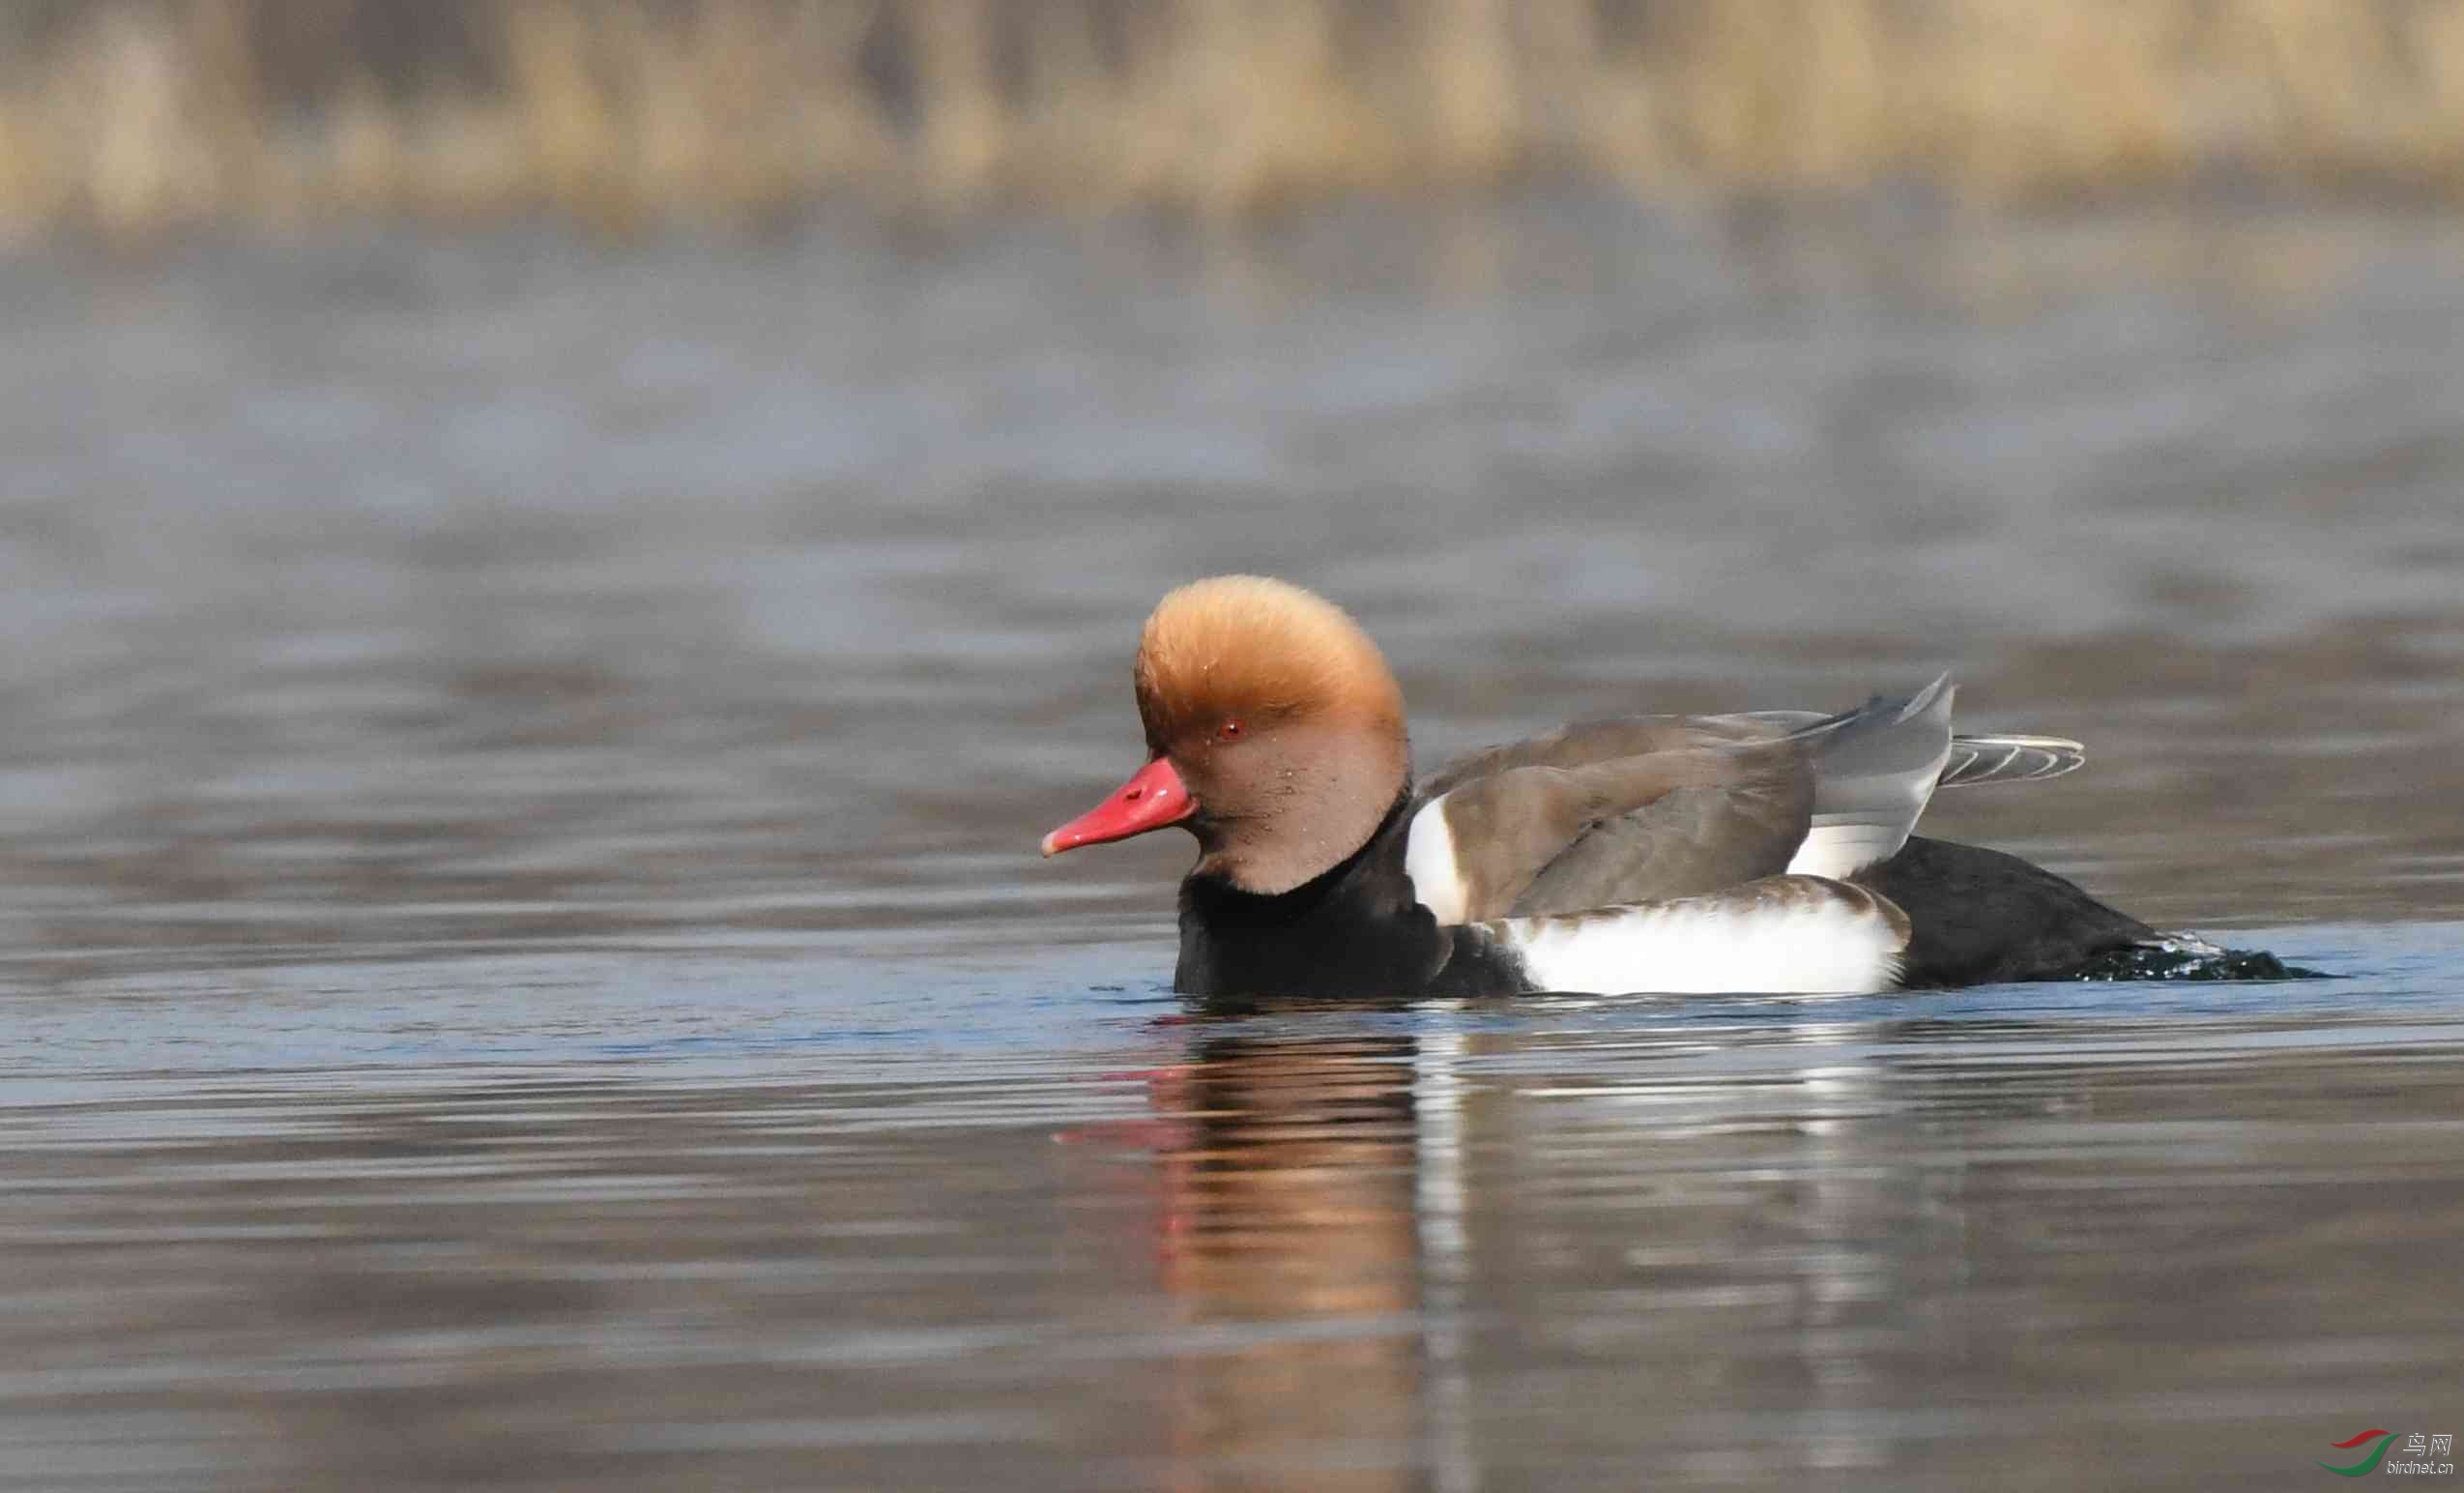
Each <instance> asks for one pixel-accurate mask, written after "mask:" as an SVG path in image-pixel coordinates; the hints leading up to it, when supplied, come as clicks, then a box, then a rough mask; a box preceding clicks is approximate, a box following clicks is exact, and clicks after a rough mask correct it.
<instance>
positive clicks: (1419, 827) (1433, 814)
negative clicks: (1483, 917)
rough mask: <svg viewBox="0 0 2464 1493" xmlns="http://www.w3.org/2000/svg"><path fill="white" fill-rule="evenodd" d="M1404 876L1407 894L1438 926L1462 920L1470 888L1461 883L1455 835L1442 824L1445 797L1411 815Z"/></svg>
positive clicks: (1444, 811)
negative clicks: (1409, 888)
mask: <svg viewBox="0 0 2464 1493" xmlns="http://www.w3.org/2000/svg"><path fill="white" fill-rule="evenodd" d="M1404 874H1405V875H1406V876H1408V877H1410V878H1411V894H1412V895H1414V896H1416V897H1418V898H1419V899H1420V905H1421V906H1423V907H1426V908H1428V909H1429V910H1430V912H1432V913H1434V914H1435V915H1436V918H1437V922H1438V923H1439V924H1440V925H1441V926H1450V925H1452V924H1454V923H1458V922H1463V921H1464V914H1465V913H1466V912H1468V911H1469V906H1468V904H1469V903H1470V901H1471V889H1470V888H1468V887H1466V886H1464V882H1463V867H1462V865H1461V864H1459V863H1458V862H1457V861H1456V860H1455V832H1454V831H1453V830H1452V829H1450V828H1448V827H1447V824H1446V796H1445V795H1444V794H1439V795H1438V796H1437V797H1435V798H1434V799H1431V800H1430V801H1429V802H1428V803H1426V804H1423V805H1420V812H1418V813H1416V814H1414V815H1412V816H1411V832H1410V834H1408V835H1406V837H1405V839H1404Z"/></svg>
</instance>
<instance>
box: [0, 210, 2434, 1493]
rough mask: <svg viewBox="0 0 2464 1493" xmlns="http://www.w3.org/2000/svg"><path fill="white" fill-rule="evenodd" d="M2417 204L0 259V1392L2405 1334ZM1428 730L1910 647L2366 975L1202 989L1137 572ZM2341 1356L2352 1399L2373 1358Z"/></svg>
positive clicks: (1022, 1459) (2291, 1380)
mask: <svg viewBox="0 0 2464 1493" xmlns="http://www.w3.org/2000/svg"><path fill="white" fill-rule="evenodd" d="M2459 249H2464V232H2460V231H2459V230H2458V229H2456V228H2455V227H2454V226H2452V225H2451V224H2449V223H2445V222H2440V221H2436V220H2396V219H2391V218H2385V217H2356V218H2329V219H2315V218H2294V217H2283V216H2269V215H2261V216H2256V217H2234V218H2230V219H2222V218H2218V217H2216V216H2213V215H2210V216H2207V217H2201V218H2196V219H2189V220H2176V219H2169V218H2167V219H2151V218H2148V217H2145V216H2131V217H2129V218H2125V219H2102V218H2100V219H2089V220H2062V221H2037V222H2026V223H2006V224H2002V225H1998V226H1987V225H1981V224H1968V225H1961V224H1957V223H1951V222H1941V221H1934V220H1924V221H1921V222H1900V221H1897V220H1892V221H1871V220H1865V219H1861V218H1852V219H1846V220H1821V221H1793V220H1779V221H1761V220H1736V221H1711V222H1677V221H1672V220H1660V219H1654V218H1649V217H1642V216H1637V215H1633V214H1630V213H1628V212H1627V211H1625V210H1623V209H1610V208H1606V207H1602V206H1599V205H1596V204H1588V203H1580V202H1558V201H1545V202H1535V203H1528V204H1524V205H1522V206H1520V207H1516V208H1512V209H1507V210H1502V211H1498V212H1494V213H1484V214H1480V215H1473V216H1465V217H1452V216H1446V215H1435V216H1424V215H1417V214H1411V215H1406V214H1403V213H1400V212H1397V211H1394V210H1361V211H1358V212H1350V213H1335V214H1330V215H1327V216H1324V217H1321V218H1316V219H1312V220H1306V221H1302V222H1298V223H1294V224H1291V225H1289V226H1286V227H1283V228H1278V229H1274V230H1271V231H1268V232H1265V233H1263V234H1261V235H1259V236H1258V237H1256V238H1254V239H1251V240H1247V241H1244V242H1241V243H1237V244H1231V245H1225V244H1207V245H1203V246H1202V245H1200V244H1197V243H1190V242H1182V241H1179V240H1176V239H1174V238H1173V237H1171V236H1169V235H1163V236H1158V235H1156V234H1153V233H1151V232H1145V231H1132V230H1126V229H1104V230H1095V229H1076V228H1062V227H1054V226H1045V225H1031V224H1030V225H1017V226H1013V227H1011V228H1007V229H1003V230H1000V231H997V232H991V233H987V234H985V235H984V236H982V237H980V238H970V239H968V240H965V241H963V242H939V241H930V240H918V239H913V238H902V237H898V236H894V235H888V234H885V233H884V232H882V231H879V230H873V229H861V228H853V227H832V226H817V227H812V228H809V229H805V230H799V231H798V232H797V233H795V234H792V235H789V236H786V237H783V238H781V239H778V240H775V241H768V242H760V243H749V244H697V243H686V242H672V243H665V244H657V245H652V246H647V247H638V248H633V249H624V250H622V251H614V250H599V249H591V248H589V247H587V246H581V245H577V244H574V243H571V242H566V241H561V240H551V239H546V238H530V237H525V236H520V235H492V236H484V237H478V238H472V239H467V240H461V241H455V242H432V241H423V240H418V239H413V238H407V237H375V238H366V239H346V238H336V237H331V236H326V237H316V238H312V239H309V240H305V241H303V242H302V243H298V244H292V245H277V246H264V245H257V246H249V247H246V248H241V247H213V246H206V247H200V248H196V249H188V250H183V251H181V252H178V253H174V254H171V255H169V256H167V257H165V258H162V259H160V260H158V261H155V262H151V263H145V264H107V265H96V264H89V263H84V262H81V261H80V260H79V259H78V258H77V257H76V256H74V255H72V254H71V253H69V252H67V251H53V250H25V249H19V250H16V251H14V258H11V259H9V260H7V261H5V262H0V305H5V306H6V307H7V314H8V316H9V319H10V320H9V324H10V326H11V328H12V335H11V337H8V338H6V339H0V441H5V446H6V449H7V450H8V452H9V454H10V456H9V462H8V468H9V470H8V473H7V476H6V478H5V480H4V481H0V624H5V626H0V661H4V662H5V669H0V1010H5V1017H0V1019H5V1021H6V1028H5V1031H6V1034H7V1035H6V1040H5V1043H0V1195H5V1196H6V1198H7V1199H8V1206H7V1208H6V1209H5V1211H0V1308H4V1309H0V1489H11V1490H14V1489H20V1488H22V1489H28V1490H33V1489H43V1490H49V1489H55V1488H56V1489H129V1490H136V1489H148V1490H151V1489H166V1490H167V1489H182V1490H186V1489H197V1488H205V1489H257V1488H265V1489H326V1488H332V1489H344V1488H350V1489H367V1488H384V1489H396V1488H399V1489H426V1488H437V1489H443V1488H472V1487H504V1488H594V1489H599V1488H607V1489H620V1488H645V1489H648V1488H673V1487H685V1486H690V1487H709V1488H737V1487H741V1488H748V1489H750V1488H761V1489H770V1488H787V1487H825V1486H826V1487H938V1486H968V1485H974V1486H1021V1487H1121V1488H1145V1487H1171V1488H1186V1487H1292V1488H1406V1487H1408V1488H1440V1489H1450V1490H1451V1489H1467V1488H1474V1487H1498V1488H1507V1487H1525V1486H1533V1487H1537V1486H1550V1487H1593V1486H1639V1485H1738V1486H1755V1485H1769V1486H1790V1487H1802V1486H1856V1487H1875V1488H1881V1487H1907V1486H1923V1487H1938V1488H1945V1489H1950V1488H1968V1487H1977V1486H1995V1487H2019V1488H2033V1487H2044V1488H2068V1487H2076V1486H2120V1485H2152V1486H2188V1485H2196V1484H2215V1485H2233V1486H2248V1485H2262V1486H2275V1485H2279V1484H2282V1485H2294V1484H2298V1483H2301V1482H2303V1481H2305V1479H2317V1478H2326V1477H2327V1476H2328V1475H2327V1474H2326V1473H2324V1472H2321V1471H2320V1470H2319V1468H2318V1466H2317V1465H2316V1464H2317V1463H2318V1462H2319V1461H2320V1460H2322V1459H2333V1460H2337V1461H2343V1460H2347V1459H2348V1456H2349V1454H2348V1453H2341V1452H2337V1451H2335V1450H2334V1449H2333V1445H2332V1444H2333V1443H2334V1442H2338V1441H2342V1440H2344V1439H2346V1438H2348V1437H2350V1436H2352V1435H2353V1434H2354V1433H2355V1432H2358V1431H2361V1430H2363V1429H2364V1428H2365V1427H2386V1428H2388V1429H2392V1430H2396V1431H2400V1432H2406V1433H2409V1432H2412V1431H2416V1430H2419V1431H2423V1432H2428V1433H2442V1432H2447V1433H2451V1432H2454V1431H2457V1430H2464V1425H2459V1424H2458V1422H2459V1421H2464V1368H2459V1358H2458V1355H2457V1353H2456V1351H2455V1345H2456V1344H2457V1343H2458V1342H2459V1341H2464V1293H2459V1292H2458V1291H2457V1289H2456V1286H2455V1278H2456V1277H2455V1268H2454V1263H2453V1262H2454V1258H2455V1242H2456V1240H2457V1239H2458V1238H2459V1236H2464V1097H2459V1086H2458V1084H2457V1081H2456V1075H2457V1073H2458V1071H2459V1068H2458V1064H2459V1059H2464V497H2459V494H2464V380H2459V379H2457V378H2456V377H2455V371H2456V369H2457V368H2458V367H2459V366H2464V361H2459V351H2460V350H2464V272H2459V271H2458V269H2457V266H2459V265H2464V256H2459V252H2458V251H2459ZM1227 569H1260V570H1270V571H1278V572H1281V573H1285V574H1288V575H1291V576H1293V577H1295V578H1298V579H1301V580H1304V581H1307V582H1309V583H1312V584H1315V585H1318V586H1319V587H1321V588H1323V589H1325V590H1327V591H1329V592H1331V593H1333V594H1335V595H1337V596H1339V597H1341V598H1342V599H1343V600H1346V601H1348V602H1349V603H1351V604H1352V605H1353V606H1354V608H1355V609H1356V610H1357V611H1358V612H1359V614H1360V615H1361V616H1362V618H1363V619H1364V621H1365V622H1366V623H1367V624H1368V625H1369V626H1370V628H1371V629H1372V630H1373V631H1375V632H1376V633H1377V635H1378V636H1379V637H1380V638H1381V639H1382V640H1383V641H1384V642H1385V643H1386V645H1387V647H1388V649H1389V651H1390V653H1391V654H1392V656H1393V658H1394V661H1395V663H1396V665H1397V669H1398V672H1399V673H1400V674H1401V675H1402V677H1403V680H1404V683H1405V687H1406V692H1407V694H1408V695H1409V697H1410V699H1411V701H1412V705H1413V710H1414V722H1415V726H1414V729H1415V737H1416V740H1417V741H1418V742H1419V743H1420V745H1421V747H1422V748H1423V752H1424V755H1429V756H1434V755H1436V754H1439V753H1442V752H1444V751H1447V750H1450V749H1452V748H1455V747H1463V746H1467V745H1472V744H1474V743H1477V742H1481V741H1485V740H1493V739H1495V738H1497V737H1500V736H1504V735H1508V734H1512V733H1515V732H1518V731H1522V730H1527V729H1530V728H1533V727H1536V726H1543V725H1547V724H1551V723H1554V722H1555V721H1557V720H1560V719H1562V718H1565V717H1569V716H1577V715H1584V714H1598V713H1602V712H1606V711H1611V710H1617V709H1624V708H1648V707H1657V708H1666V709H1694V708H1721V707H1729V708H1738V707H1754V706H1828V705H1839V704H1844V703H1848V702H1852V701H1854V700H1855V699H1858V698H1861V697H1862V696H1863V695H1864V694H1865V693H1867V692H1868V691H1869V690H1870V689H1872V688H1888V687H1891V686H1895V685H1906V684H1909V683H1911V682H1914V681H1917V680H1921V679H1922V678H1924V677H1926V676H1928V674H1929V673H1930V672H1931V671H1933V670H1934V669H1937V668H1941V667H1950V668H1953V669H1955V670H1956V671H1957V674H1958V676H1959V678H1960V680H1961V683H1962V691H1963V692H1962V695H1961V710H1962V714H1963V716H1964V717H1965V718H1967V719H1968V720H1970V721H1973V722H1978V723H1982V724H1985V725H1988V726H1998V727H2003V728H2011V729H2035V730H2044V731H2057V732H2063V733H2067V734H2073V735H2076V736H2080V737H2082V738H2084V739H2086V740H2087V741H2088V742H2089V743H2090V745H2091V747H2092V750H2093V756H2092V761H2091V765H2090V767H2089V769H2088V770H2087V771H2085V772H2083V773H2081V774H2079V775H2076V776H2073V777H2070V778H2066V779H2063V780H2061V781H2060V782H2056V783H2050V784H2044V785H2038V786H2031V787H2021V788H2012V789H1993V790H1977V791H1974V792H1973V793H1971V794H1969V795H1967V796H1949V795H1946V797H1945V799H1944V800H1943V802H1942V803H1941V804H1939V805H1937V806H1936V809H1935V812H1934V814H1933V815H1932V816H1931V817H1930V818H1929V819H1928V824H1929V825H1930V826H1931V827H1932V828H1934V829H1935V830H1936V831H1937V832H1939V833H1943V834H1951V835H1954V836H1960V837H1972V838H1979V839H1985V840H1987V841H1990V842H1992V843H1995V844H2000V845H2003V846H2006V847H2008V848H2012V849H2015V850H2018V851H2021V852H2023V853H2025V854H2028V855H2031V856H2033V857H2036V858H2038V859H2040V860H2042V861H2044V862H2045V863H2046V864H2050V865H2052V866H2054V867H2056V868H2057V869H2060V870H2062V871H2064V872H2065V873H2067V874H2070V875H2073V876H2075V877H2077V878H2079V879H2080V880H2082V881H2083V882H2084V883H2086V884H2087V885H2089V886H2090V887H2091V888H2092V889H2094V890H2096V891H2098V892H2099V893H2104V894H2107V895H2109V896H2111V897H2112V898H2114V899H2115V900H2116V901H2118V902H2120V903H2122V904H2123V905H2126V906H2128V907H2130V908H2131V909H2132V910H2133V911H2137V912H2139V913H2141V914H2143V915H2144V916H2147V917H2148V918H2150V919H2151V920H2152V921H2156V922H2162V923H2166V924H2169V925H2176V926H2188V927H2196V928H2201V929H2205V930H2208V931H2210V932H2218V933H2221V934H2222V935H2224V936H2225V937H2227V938H2228V939H2229V941H2231V942H2233V943H2235V944H2240V945H2246V946H2261V947H2267V948H2272V949H2274V950H2275V951H2277V952H2278V953H2280V954H2282V955H2283V956H2285V957H2286V958H2287V959H2289V960H2293V961H2296V962H2299V963H2302V964H2305V965H2308V966H2311V967H2314V968H2318V969H2321V970H2325V971H2328V972H2330V973H2331V974H2333V975H2334V976H2336V977H2337V978H2334V979H2331V980H2325V981H2299V982H2284V983H2273V984H2247V985H2133V984H2104V985H2044V986H2012V987H1999V988H1990V989H1983V990H1974V991H1963V992H1954V993H1948V994H1935V995H1924V996H1913V997H1894V998H1872V999H1857V1000H1844V1001H1811V1002H1805V1001H1800V1002H1778V1001H1763V1000H1753V999H1742V998H1740V999H1725V1000H1713V1001H1703V1000H1692V1001H1670V1000H1662V999H1653V998H1649V997H1625V998H1615V999H1580V1000H1578V999H1544V1000H1533V1001H1525V1002H1520V1003H1486V1004H1482V1003H1475V1004H1472V1005H1467V1006H1459V1005H1446V1004H1439V1005H1425V1006H1419V1007H1410V1008H1401V1009H1395V1010H1340V1009H1322V1008H1309V1007H1266V1008H1261V1009H1256V1010H1240V1011H1207V1010H1194V1009H1191V1008H1188V1007H1186V1006H1184V1005H1183V1004H1182V1003H1181V1002H1179V1001H1178V1000H1177V999H1176V998H1175V997H1174V996H1173V995H1171V994H1170V993H1169V992H1168V991H1167V990H1166V989H1165V988H1164V984H1165V981H1166V980H1167V978H1168V975H1169V965H1170V957H1171V951H1170V941H1171V933H1170V911H1171V881H1172V878H1173V877H1174V875H1176V874H1177V872H1178V871H1179V870H1180V869H1181V867H1182V864H1183V861H1184V858H1185V856H1186V849H1185V842H1184V843H1180V844H1175V843H1168V842H1165V840H1164V837H1162V836H1158V837H1156V838H1155V840H1154V841H1151V842H1140V843H1136V844H1132V845H1127V846H1120V847H1111V848H1109V849H1107V850H1103V851H1093V852H1087V853H1084V854H1081V855H1076V856H1072V857H1069V858H1067V859H1065V860H1062V861H1058V862H1055V863H1052V864H1043V863H1040V862H1038V861H1037V860H1036V859H1035V857H1034V855H1033V843H1034V839H1035V837H1036V835H1037V834H1039V833H1040V832H1041V831H1042V830H1044V829H1046V828H1048V827H1050V826H1051V825H1052V824H1053V823H1056V822H1058V820H1060V819H1062V818H1064V817H1066V816H1067V815H1069V814H1071V813H1074V812H1075V811H1076V810H1077V809H1079V808H1081V807H1083V806H1085V805H1086V804H1087V803H1088V802H1091V800H1092V799H1093V797H1094V796H1095V795H1096V794H1098V793H1100V792H1101V791H1102V790H1104V789H1105V788H1106V787H1109V786H1110V785H1111V784H1112V783H1113V782H1114V781H1115V780H1116V778H1117V776H1119V774H1120V773H1121V772H1122V771H1123V770H1125V769H1126V768H1127V767H1129V766H1131V765H1133V764H1134V761H1135V759H1136V756H1137V748H1138V738H1137V734H1136V728H1135V721H1134V717H1132V714H1131V711H1130V708H1129V702H1128V699H1127V688H1126V686H1127V679H1126V674H1127V670H1126V659H1127V655H1128V651H1129V648H1130V645H1131V642H1132V640H1133V638H1134V630H1135V627H1136V624H1137V622H1138V620H1139V618H1140V617H1141V616H1143V614H1144V611H1145V607H1146V606H1147V605H1148V604H1149V603H1150V602H1151V600H1153V598H1154V596H1155V595H1156V594H1157V593H1158V592H1160V591H1161V590H1162V589H1163V588H1164V587H1166V586H1168V585H1170V584H1172V583H1173V582H1174V581H1176V580H1179V579H1184V578H1187V577H1188V576H1190V575H1193V574H1199V573H1204V572H1207V571H1220V570H1227ZM2399 1446H2400V1443H2399Z"/></svg>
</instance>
